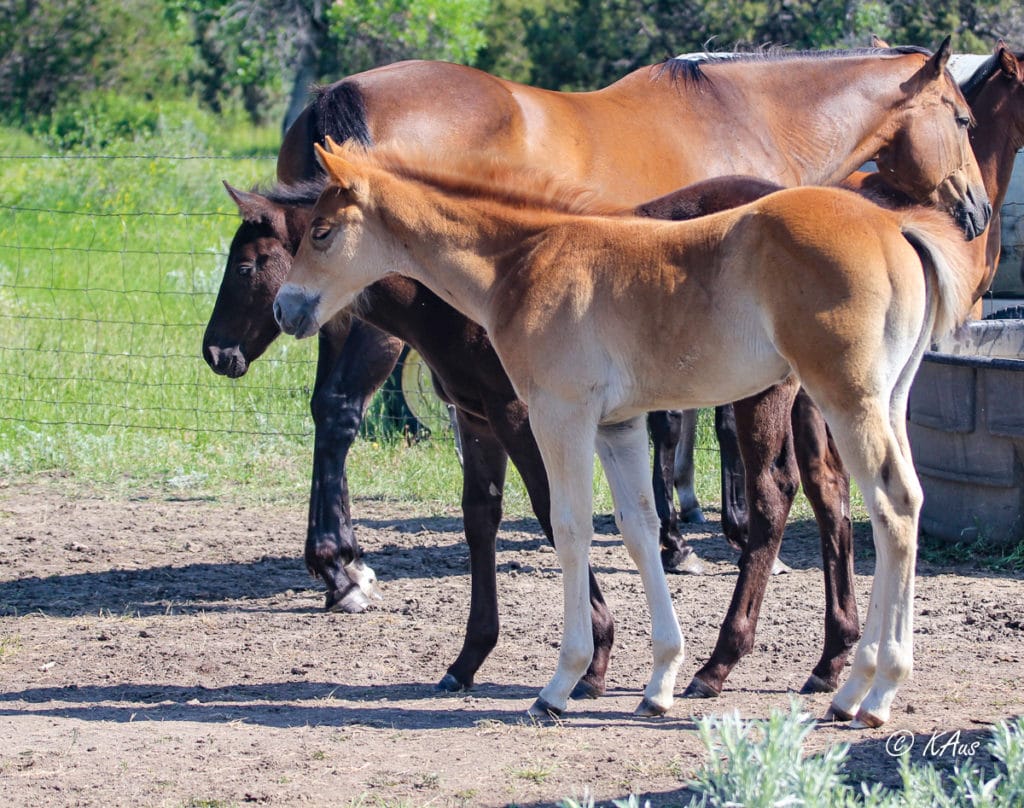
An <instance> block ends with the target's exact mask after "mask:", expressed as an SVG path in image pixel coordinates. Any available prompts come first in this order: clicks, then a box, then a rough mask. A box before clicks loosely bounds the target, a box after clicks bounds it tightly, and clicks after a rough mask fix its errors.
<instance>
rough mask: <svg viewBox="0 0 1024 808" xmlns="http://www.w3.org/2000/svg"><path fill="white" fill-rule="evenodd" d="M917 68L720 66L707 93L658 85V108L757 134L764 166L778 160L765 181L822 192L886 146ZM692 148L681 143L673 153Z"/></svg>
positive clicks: (878, 62)
mask: <svg viewBox="0 0 1024 808" xmlns="http://www.w3.org/2000/svg"><path fill="white" fill-rule="evenodd" d="M919 67H920V59H918V58H916V57H914V56H894V57H880V56H837V57H833V58H813V57H808V58H792V59H781V60H774V61H773V60H771V59H767V60H765V61H758V60H750V61H739V62H729V61H721V62H713V63H711V64H709V65H707V67H706V69H705V73H706V74H707V76H708V78H709V80H710V82H711V83H710V85H709V87H705V88H703V89H701V88H695V89H692V90H691V91H689V92H684V91H682V90H681V89H680V88H679V87H678V86H673V85H672V82H669V81H667V80H661V81H659V82H657V84H658V85H661V86H663V88H664V89H663V92H664V93H666V101H665V103H672V102H669V101H668V100H667V99H668V98H674V99H676V100H675V101H674V103H676V104H678V103H680V102H682V103H684V104H686V105H688V106H690V107H693V108H694V109H695V110H699V111H700V114H701V115H704V116H706V117H707V118H709V119H714V120H715V121H720V122H721V123H722V125H723V126H727V127H739V130H740V131H743V132H757V133H758V135H759V138H760V141H759V144H760V147H761V151H763V159H764V160H766V161H767V160H771V159H773V158H772V155H778V156H779V157H780V158H781V159H782V160H783V163H782V164H780V165H779V166H777V167H776V176H772V177H771V179H773V180H775V181H777V182H781V183H783V184H785V185H791V184H828V183H835V182H839V181H840V180H842V179H844V178H845V177H847V176H849V174H851V173H852V172H853V171H855V170H856V169H858V168H859V167H860V166H861V165H863V164H864V163H865V162H866V161H868V160H870V159H872V158H873V157H874V156H875V155H876V154H877V152H878V151H879V149H880V148H881V147H882V146H883V145H884V144H885V142H886V140H887V139H888V137H889V136H890V135H891V133H892V132H893V131H894V130H895V128H896V123H897V120H898V115H899V112H898V110H899V108H900V102H901V101H902V100H904V98H905V93H904V91H903V90H901V89H900V85H902V84H903V83H904V82H905V81H906V80H907V79H908V78H909V77H910V76H911V75H913V73H914V72H916V71H917V69H918V68H919ZM609 89H612V88H609ZM706 104H711V105H713V108H707V107H705V106H704V105H706ZM695 140H697V139H690V138H681V139H680V148H691V147H692V144H693V143H694V141H695ZM705 145H706V146H707V147H708V148H709V149H711V150H713V151H714V150H717V149H718V146H719V145H720V144H719V142H718V140H717V139H712V140H711V141H709V142H706V144H705ZM752 150H755V151H756V149H753V148H752V149H751V150H748V151H752ZM758 157H759V159H761V152H758ZM711 159H712V160H714V159H717V158H716V157H715V156H714V155H712V158H711ZM724 173H735V171H727V172H724ZM758 173H759V174H760V175H761V176H767V175H766V174H764V173H761V172H758Z"/></svg>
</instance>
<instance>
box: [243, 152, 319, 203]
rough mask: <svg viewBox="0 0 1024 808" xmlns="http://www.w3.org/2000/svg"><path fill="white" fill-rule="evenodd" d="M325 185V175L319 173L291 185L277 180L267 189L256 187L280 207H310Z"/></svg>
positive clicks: (258, 191)
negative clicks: (314, 177) (315, 176)
mask: <svg viewBox="0 0 1024 808" xmlns="http://www.w3.org/2000/svg"><path fill="white" fill-rule="evenodd" d="M317 165H319V163H317ZM326 187H327V175H326V174H321V175H320V176H319V177H317V178H316V179H313V180H302V181H301V182H296V183H294V184H291V185H289V184H285V183H281V182H279V183H277V185H274V186H272V187H271V188H269V189H267V190H259V189H257V193H259V194H260V195H261V196H265V197H266V198H267V199H269V200H270V201H271V202H273V203H274V204H275V205H281V206H282V207H306V208H311V207H313V205H315V204H316V201H317V199H319V198H320V194H321V193H323V190H324V188H326Z"/></svg>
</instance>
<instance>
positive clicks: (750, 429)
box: [684, 378, 799, 698]
mask: <svg viewBox="0 0 1024 808" xmlns="http://www.w3.org/2000/svg"><path fill="white" fill-rule="evenodd" d="M796 390H797V382H796V380H795V379H793V378H790V379H787V380H786V381H785V382H782V383H781V384H777V385H775V386H774V387H770V388H769V389H768V390H765V391H764V392H763V393H759V394H758V395H756V396H751V397H750V398H746V399H743V400H742V401H737V402H735V404H734V405H733V407H734V408H735V413H736V425H737V434H738V435H739V440H740V452H741V454H742V456H743V465H744V469H745V471H746V480H747V483H746V485H747V502H748V503H749V509H750V516H749V534H748V539H747V545H746V547H744V548H743V554H742V555H741V556H740V575H739V578H738V579H737V581H736V588H735V590H734V591H733V596H732V601H731V603H730V604H729V611H728V613H727V614H726V616H725V620H724V621H723V623H722V627H721V629H720V630H719V632H718V641H717V643H716V644H715V648H714V651H712V653H711V657H710V659H709V660H708V661H707V662H706V663H705V664H704V666H703V667H702V668H701V669H700V670H699V671H697V673H696V674H695V675H694V677H693V679H692V681H691V682H690V684H689V686H688V687H687V688H686V692H685V693H684V695H685V696H687V697H689V698H713V697H715V696H717V695H719V694H720V693H721V692H722V687H723V685H724V684H725V680H726V678H727V677H728V676H729V674H730V673H731V672H732V669H733V668H734V667H735V665H736V663H737V662H739V660H740V659H741V658H743V657H744V656H746V655H747V654H749V653H750V651H751V649H752V648H753V647H754V635H755V632H756V630H757V621H758V617H759V615H760V610H761V603H762V601H763V600H764V593H765V589H766V588H767V585H768V579H769V578H770V577H771V572H772V567H773V565H774V563H775V559H776V557H777V556H778V552H779V545H780V544H781V542H782V532H783V530H784V528H785V526H786V517H787V516H788V515H789V509H790V507H791V506H792V504H793V499H794V498H795V497H796V491H797V486H798V485H799V476H798V471H797V466H796V459H795V458H794V456H793V434H792V431H791V427H790V412H791V410H792V407H793V397H794V396H795V395H796Z"/></svg>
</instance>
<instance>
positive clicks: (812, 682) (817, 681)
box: [800, 673, 836, 696]
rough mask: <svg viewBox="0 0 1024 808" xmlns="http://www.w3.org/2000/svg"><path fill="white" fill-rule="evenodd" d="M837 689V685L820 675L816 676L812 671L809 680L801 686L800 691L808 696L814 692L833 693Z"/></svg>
mask: <svg viewBox="0 0 1024 808" xmlns="http://www.w3.org/2000/svg"><path fill="white" fill-rule="evenodd" d="M835 689H836V686H835V685H830V684H829V683H828V682H826V681H825V680H824V679H822V678H821V677H820V676H815V675H814V674H813V673H812V674H811V675H810V676H808V677H807V681H806V682H804V686H803V687H801V688H800V693H801V694H803V695H805V696H808V695H810V694H812V693H831V692H832V691H834V690H835Z"/></svg>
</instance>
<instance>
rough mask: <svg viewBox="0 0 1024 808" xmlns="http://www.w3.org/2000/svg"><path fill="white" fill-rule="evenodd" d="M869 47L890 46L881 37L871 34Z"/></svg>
mask: <svg viewBox="0 0 1024 808" xmlns="http://www.w3.org/2000/svg"><path fill="white" fill-rule="evenodd" d="M871 47H872V48H889V47H891V46H890V45H889V43H888V42H886V41H885V40H884V39H882V37H880V36H875V35H874V34H872V35H871Z"/></svg>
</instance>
